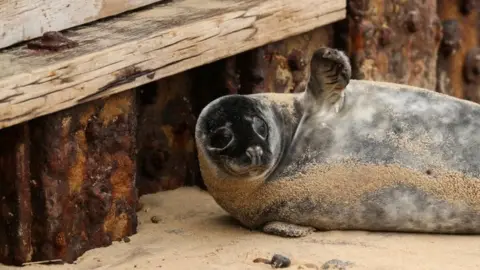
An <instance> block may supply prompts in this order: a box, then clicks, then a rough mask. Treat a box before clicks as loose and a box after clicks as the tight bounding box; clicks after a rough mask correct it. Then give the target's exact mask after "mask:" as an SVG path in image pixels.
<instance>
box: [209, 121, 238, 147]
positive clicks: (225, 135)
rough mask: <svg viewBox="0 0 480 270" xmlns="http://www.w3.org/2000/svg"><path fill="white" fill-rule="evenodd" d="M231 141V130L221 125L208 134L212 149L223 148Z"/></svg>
mask: <svg viewBox="0 0 480 270" xmlns="http://www.w3.org/2000/svg"><path fill="white" fill-rule="evenodd" d="M232 141H233V132H232V131H231V130H230V129H229V128H227V127H221V128H219V129H217V130H215V132H213V133H212V135H211V136H210V143H209V146H210V148H211V149H212V150H223V149H225V148H227V146H228V145H230V143H231V142H232Z"/></svg>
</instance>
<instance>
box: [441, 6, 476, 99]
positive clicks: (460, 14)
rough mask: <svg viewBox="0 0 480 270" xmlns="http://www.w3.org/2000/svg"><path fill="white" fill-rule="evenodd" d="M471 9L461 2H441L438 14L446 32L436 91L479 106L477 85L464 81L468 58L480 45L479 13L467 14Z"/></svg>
mask: <svg viewBox="0 0 480 270" xmlns="http://www.w3.org/2000/svg"><path fill="white" fill-rule="evenodd" d="M468 9H469V7H468V6H462V5H461V4H460V3H458V1H445V0H442V1H438V14H439V16H440V18H441V19H442V21H443V22H444V25H445V26H446V27H444V28H443V31H444V34H443V44H444V48H442V49H443V50H441V51H440V52H441V53H440V54H439V60H438V67H437V68H438V73H439V74H438V76H437V81H438V84H437V91H439V92H442V93H445V94H449V95H452V96H455V97H458V98H464V99H469V100H472V101H475V102H480V89H479V86H478V84H477V83H469V82H468V80H466V78H465V71H466V69H468V68H469V66H468V63H467V62H466V59H467V55H468V53H469V51H471V50H472V49H475V48H476V47H477V46H478V45H479V44H478V38H479V35H478V33H477V31H478V30H477V28H478V19H479V18H478V12H468ZM449 45H450V46H452V48H448V47H447V46H449ZM447 49H450V50H447ZM445 51H446V52H448V53H445Z"/></svg>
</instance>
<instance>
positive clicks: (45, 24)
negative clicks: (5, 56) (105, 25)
mask: <svg viewBox="0 0 480 270" xmlns="http://www.w3.org/2000/svg"><path fill="white" fill-rule="evenodd" d="M159 1H164V0H135V1H128V0H82V1H78V0H49V1H44V0H7V1H0V33H1V38H0V48H5V47H7V46H10V45H12V44H15V43H18V42H21V41H25V40H29V39H32V38H36V37H39V36H41V35H43V33H45V32H48V31H60V30H64V29H67V28H70V27H74V26H77V25H81V24H84V23H88V22H92V21H95V20H98V19H102V18H105V17H109V16H112V15H117V14H120V13H123V12H125V11H129V10H132V9H136V8H139V7H143V6H146V5H149V4H153V3H156V2H159Z"/></svg>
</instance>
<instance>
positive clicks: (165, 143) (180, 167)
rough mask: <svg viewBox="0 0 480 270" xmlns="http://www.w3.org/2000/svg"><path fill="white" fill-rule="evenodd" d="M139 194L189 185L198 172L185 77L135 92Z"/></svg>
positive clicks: (167, 80)
mask: <svg viewBox="0 0 480 270" xmlns="http://www.w3.org/2000/svg"><path fill="white" fill-rule="evenodd" d="M138 92H139V93H138V95H139V96H138V101H139V114H138V134H137V138H138V149H139V151H138V166H139V170H138V177H137V187H138V190H139V195H143V194H148V193H154V192H157V191H161V190H170V189H175V188H177V187H180V186H183V185H186V184H192V183H193V182H194V179H195V178H196V174H197V173H198V165H197V161H196V153H195V151H196V150H195V144H194V132H195V120H196V118H195V117H194V115H193V113H192V104H191V101H190V99H191V97H190V93H191V84H190V79H189V76H188V74H186V73H181V74H178V75H174V76H172V77H169V78H166V79H162V80H160V81H157V82H154V83H151V84H149V85H146V86H144V87H142V88H141V89H139V91H138Z"/></svg>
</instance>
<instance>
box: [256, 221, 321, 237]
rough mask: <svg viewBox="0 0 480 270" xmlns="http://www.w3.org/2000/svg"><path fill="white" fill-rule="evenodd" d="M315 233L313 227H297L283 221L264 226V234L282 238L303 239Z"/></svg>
mask: <svg viewBox="0 0 480 270" xmlns="http://www.w3.org/2000/svg"><path fill="white" fill-rule="evenodd" d="M314 231H315V228H313V227H306V226H301V225H295V224H291V223H285V222H281V221H272V222H269V223H267V224H265V225H264V226H263V232H265V233H268V234H272V235H277V236H282V237H303V236H306V235H308V234H310V233H312V232H314Z"/></svg>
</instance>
